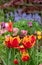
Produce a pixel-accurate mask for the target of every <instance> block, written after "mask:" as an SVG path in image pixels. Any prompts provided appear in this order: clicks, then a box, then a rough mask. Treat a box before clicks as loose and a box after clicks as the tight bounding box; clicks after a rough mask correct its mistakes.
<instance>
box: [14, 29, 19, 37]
mask: <svg viewBox="0 0 42 65" xmlns="http://www.w3.org/2000/svg"><path fill="white" fill-rule="evenodd" d="M18 32H19V29H18V28H13V36H16V35H17V34H18Z"/></svg>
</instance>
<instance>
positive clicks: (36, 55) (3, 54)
mask: <svg viewBox="0 0 42 65" xmlns="http://www.w3.org/2000/svg"><path fill="white" fill-rule="evenodd" d="M28 22H29V21H27V20H24V19H22V20H20V21H18V22H16V23H14V25H13V27H17V28H19V29H20V30H24V29H25V30H28V33H29V34H33V33H34V31H37V30H40V31H41V30H42V29H41V27H40V25H39V24H38V23H37V22H34V21H31V22H32V24H33V25H32V27H29V26H28ZM7 34H10V33H8V32H7V33H5V34H4V35H3V36H0V58H1V59H2V61H3V65H14V63H13V60H14V59H15V58H17V59H18V61H19V64H18V65H39V64H40V63H42V51H40V52H38V43H39V41H38V40H37V43H36V45H35V47H33V48H31V49H28V52H29V55H30V59H29V61H27V62H22V61H21V53H20V52H18V50H17V49H12V48H11V49H9V48H7V47H6V46H4V44H3V41H4V37H5V35H7ZM11 34H12V33H11Z"/></svg>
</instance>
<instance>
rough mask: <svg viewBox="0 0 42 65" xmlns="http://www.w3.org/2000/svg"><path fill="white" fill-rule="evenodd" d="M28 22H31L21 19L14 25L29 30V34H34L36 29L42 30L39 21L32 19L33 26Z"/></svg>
mask: <svg viewBox="0 0 42 65" xmlns="http://www.w3.org/2000/svg"><path fill="white" fill-rule="evenodd" d="M28 22H30V21H29V20H24V19H21V20H19V21H18V22H16V23H14V26H13V27H17V28H19V29H20V30H28V33H29V34H33V33H34V31H38V30H39V31H41V30H42V29H41V27H40V25H39V23H38V22H35V21H31V22H32V27H29V26H28Z"/></svg>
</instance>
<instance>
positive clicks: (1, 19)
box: [0, 9, 4, 22]
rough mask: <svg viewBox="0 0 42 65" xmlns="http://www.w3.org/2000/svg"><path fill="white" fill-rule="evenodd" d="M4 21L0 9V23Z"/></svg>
mask: <svg viewBox="0 0 42 65" xmlns="http://www.w3.org/2000/svg"><path fill="white" fill-rule="evenodd" d="M2 21H4V12H3V10H2V9H0V22H2Z"/></svg>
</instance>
